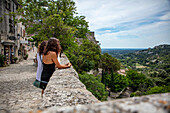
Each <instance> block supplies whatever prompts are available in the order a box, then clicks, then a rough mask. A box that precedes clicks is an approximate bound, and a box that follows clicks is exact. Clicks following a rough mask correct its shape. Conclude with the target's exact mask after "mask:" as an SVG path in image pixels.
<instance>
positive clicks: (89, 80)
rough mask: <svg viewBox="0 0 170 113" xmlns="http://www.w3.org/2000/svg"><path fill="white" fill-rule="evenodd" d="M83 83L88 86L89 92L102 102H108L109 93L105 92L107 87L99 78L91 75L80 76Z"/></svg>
mask: <svg viewBox="0 0 170 113" xmlns="http://www.w3.org/2000/svg"><path fill="white" fill-rule="evenodd" d="M79 77H80V80H81V82H83V84H84V85H85V86H86V88H87V90H89V91H90V92H92V94H93V95H94V96H95V97H96V98H98V99H99V100H101V101H104V100H107V96H108V92H106V91H105V86H104V84H102V83H101V82H100V81H99V80H98V78H96V77H94V75H90V74H85V73H84V74H79Z"/></svg>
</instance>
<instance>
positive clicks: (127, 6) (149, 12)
mask: <svg viewBox="0 0 170 113" xmlns="http://www.w3.org/2000/svg"><path fill="white" fill-rule="evenodd" d="M75 1H76V5H77V9H78V13H79V14H80V15H84V16H86V18H87V21H89V26H90V30H92V31H95V33H96V34H97V35H96V38H97V40H99V41H100V42H101V43H102V47H107V46H109V47H130V46H134V47H148V46H150V45H154V44H157V43H159V42H160V43H165V42H166V43H170V40H169V36H170V33H169V32H168V30H169V31H170V27H168V26H170V22H169V21H170V2H169V0H103V1H102V0H75ZM158 20H159V21H158ZM152 21H153V23H152ZM164 21H165V22H164ZM146 22H150V23H146ZM140 23H141V25H140ZM142 23H144V25H143V24H142ZM145 24H146V25H145ZM120 27H123V28H124V27H128V28H131V29H125V30H121V29H120V30H119V31H118V32H116V33H112V31H111V30H110V29H109V30H108V29H106V30H105V31H103V32H102V31H101V32H98V31H97V30H98V29H102V28H112V29H118V28H120ZM120 35H130V36H137V37H138V38H133V39H129V38H128V39H120V38H119V37H118V36H120ZM158 36H159V37H158ZM153 37H155V38H156V40H154V38H153ZM106 40H107V41H106ZM108 40H110V41H109V42H108ZM145 40H146V41H145ZM147 41H148V42H147Z"/></svg>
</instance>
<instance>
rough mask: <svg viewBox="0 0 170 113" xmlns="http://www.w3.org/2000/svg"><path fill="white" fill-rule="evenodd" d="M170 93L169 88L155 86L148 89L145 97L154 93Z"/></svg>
mask: <svg viewBox="0 0 170 113" xmlns="http://www.w3.org/2000/svg"><path fill="white" fill-rule="evenodd" d="M167 92H170V86H165V85H164V86H155V87H150V88H149V90H148V91H147V92H146V93H145V95H148V94H155V93H167Z"/></svg>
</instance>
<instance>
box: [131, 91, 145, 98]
mask: <svg viewBox="0 0 170 113" xmlns="http://www.w3.org/2000/svg"><path fill="white" fill-rule="evenodd" d="M141 95H142V92H141V91H138V90H137V91H136V92H133V93H131V94H130V97H134V96H141Z"/></svg>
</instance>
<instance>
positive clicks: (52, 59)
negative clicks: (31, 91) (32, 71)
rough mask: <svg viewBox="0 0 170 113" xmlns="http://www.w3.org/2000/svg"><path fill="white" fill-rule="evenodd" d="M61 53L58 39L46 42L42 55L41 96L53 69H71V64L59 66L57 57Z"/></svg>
mask: <svg viewBox="0 0 170 113" xmlns="http://www.w3.org/2000/svg"><path fill="white" fill-rule="evenodd" d="M60 51H61V47H60V42H59V40H58V39H56V38H54V37H52V38H50V39H49V40H48V44H47V47H46V50H45V51H44V55H43V71H42V75H41V83H40V88H42V92H41V95H42V96H43V93H44V90H45V88H46V86H47V84H48V82H49V80H50V77H51V76H52V74H53V73H54V71H55V68H58V69H65V68H69V67H71V63H67V64H60V63H59V61H58V59H57V57H58V54H59V53H60Z"/></svg>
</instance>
